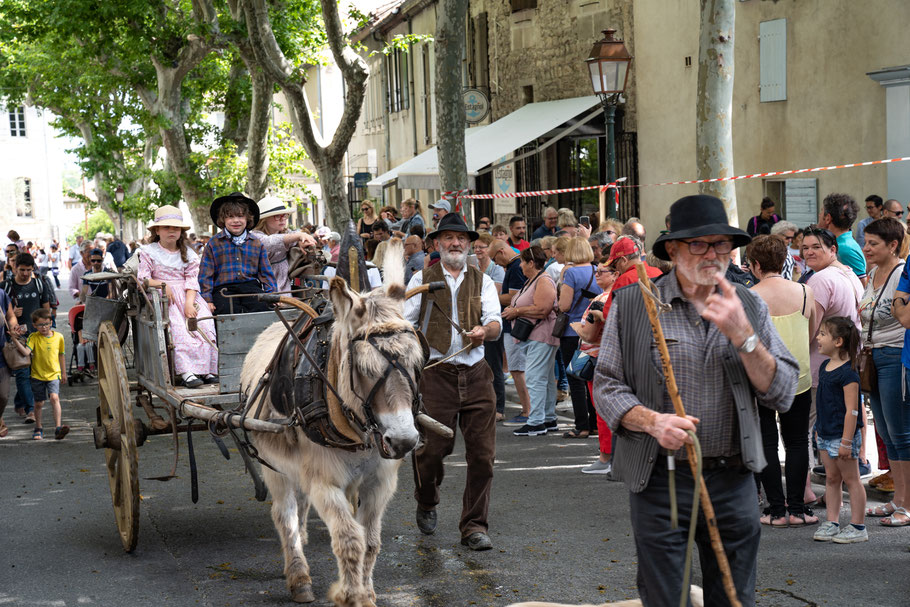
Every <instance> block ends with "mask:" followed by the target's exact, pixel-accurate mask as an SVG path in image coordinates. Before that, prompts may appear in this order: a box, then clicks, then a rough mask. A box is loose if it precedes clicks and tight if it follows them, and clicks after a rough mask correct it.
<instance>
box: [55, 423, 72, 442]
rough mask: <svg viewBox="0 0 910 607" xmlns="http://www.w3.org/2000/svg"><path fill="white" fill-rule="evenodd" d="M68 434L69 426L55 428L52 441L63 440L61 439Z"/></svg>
mask: <svg viewBox="0 0 910 607" xmlns="http://www.w3.org/2000/svg"><path fill="white" fill-rule="evenodd" d="M69 432H70V427H69V426H67V425H65V424H64V425H62V426H57V427H56V428H55V429H54V439H55V440H63V437H64V436H66V435H67V434H69Z"/></svg>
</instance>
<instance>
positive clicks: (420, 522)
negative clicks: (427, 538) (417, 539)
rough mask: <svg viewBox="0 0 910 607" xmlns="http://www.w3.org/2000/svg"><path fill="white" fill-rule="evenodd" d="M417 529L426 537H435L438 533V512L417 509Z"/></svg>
mask: <svg viewBox="0 0 910 607" xmlns="http://www.w3.org/2000/svg"><path fill="white" fill-rule="evenodd" d="M417 528H418V529H420V532H421V533H422V534H424V535H433V534H434V533H435V532H436V511H435V510H422V509H421V508H420V507H418V508H417Z"/></svg>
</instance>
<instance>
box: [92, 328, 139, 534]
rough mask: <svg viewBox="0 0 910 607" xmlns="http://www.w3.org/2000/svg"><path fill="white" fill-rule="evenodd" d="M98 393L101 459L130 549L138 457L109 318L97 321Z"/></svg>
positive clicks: (127, 392)
mask: <svg viewBox="0 0 910 607" xmlns="http://www.w3.org/2000/svg"><path fill="white" fill-rule="evenodd" d="M98 396H99V409H100V413H101V425H102V426H103V427H104V430H105V433H106V435H107V444H108V445H109V447H107V448H105V449H104V459H105V461H106V462H107V475H108V480H109V481H110V485H111V497H112V498H113V502H114V514H115V515H116V517H117V530H118V531H119V532H120V541H121V542H122V543H123V549H124V550H126V551H127V552H132V551H133V549H134V548H135V547H136V543H137V542H138V540H139V459H138V454H137V452H136V429H135V424H134V422H133V413H132V411H131V410H130V406H131V400H130V386H129V382H128V381H127V377H126V365H125V364H124V361H123V351H122V350H121V349H120V341H119V340H118V338H117V331H116V330H115V329H114V325H112V324H111V323H110V321H105V322H103V323H101V327H100V328H99V330H98Z"/></svg>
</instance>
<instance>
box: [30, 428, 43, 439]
mask: <svg viewBox="0 0 910 607" xmlns="http://www.w3.org/2000/svg"><path fill="white" fill-rule="evenodd" d="M32 438H33V439H34V440H43V439H44V430H42V429H41V428H35V431H34V432H32Z"/></svg>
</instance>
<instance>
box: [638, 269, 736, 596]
mask: <svg viewBox="0 0 910 607" xmlns="http://www.w3.org/2000/svg"><path fill="white" fill-rule="evenodd" d="M635 269H636V271H637V272H638V286H639V288H641V294H642V299H644V300H645V309H647V310H648V319H649V320H650V321H651V332H652V333H654V340H655V341H656V342H657V349H658V351H659V352H660V362H661V365H662V366H663V369H664V375H665V376H666V378H665V379H666V383H667V392H668V393H669V394H670V401H671V402H672V403H673V409H674V410H675V411H676V415H678V416H680V417H686V409H685V407H683V402H682V398H680V396H679V388H678V387H677V385H676V376H675V375H674V374H673V364H672V363H671V362H670V351H669V350H668V349H667V341H666V339H664V331H663V329H662V328H661V326H660V320H658V318H657V305H656V304H655V303H654V300H653V299H652V298H651V295H652V293H651V279H650V278H648V275H647V273H646V272H645V266H644V265H643V264H641V263H636V264H635ZM686 455H687V459H688V460H689V467H690V468H691V469H692V475H693V476H696V475H697V474H698V473H697V471H696V459H695V457H696V456H695V447H694V446H693V445H692V444H690V443H686ZM698 490H699V495H700V497H701V506H702V508H703V509H704V511H705V520H706V521H707V522H708V535H709V536H710V537H711V547H712V548H713V549H714V555H715V556H716V557H717V565H718V567H720V572H721V575H723V578H724V590H725V591H726V593H727V598H728V599H729V600H730V604H731V605H733V607H742V604H741V603H740V602H739V599H738V598H737V597H736V587H735V586H734V585H733V574H732V573H731V572H730V563H729V561H727V553H726V552H724V545H723V543H722V542H721V541H720V531H719V530H718V529H717V519H716V518H715V516H714V506H713V505H712V504H711V497H710V496H709V495H708V487H706V486H705V483H704V480H702V482H700V483H698ZM692 516H696V513H695V512H693V513H692Z"/></svg>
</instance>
